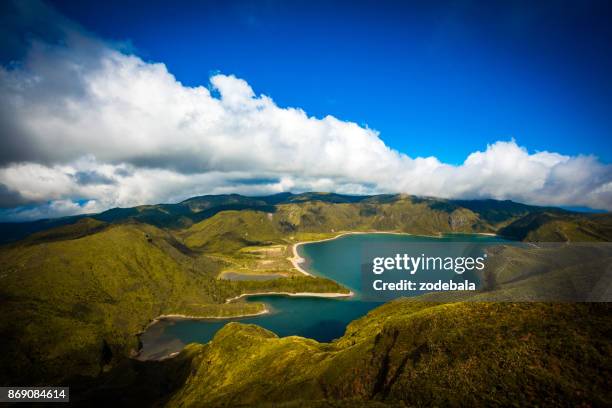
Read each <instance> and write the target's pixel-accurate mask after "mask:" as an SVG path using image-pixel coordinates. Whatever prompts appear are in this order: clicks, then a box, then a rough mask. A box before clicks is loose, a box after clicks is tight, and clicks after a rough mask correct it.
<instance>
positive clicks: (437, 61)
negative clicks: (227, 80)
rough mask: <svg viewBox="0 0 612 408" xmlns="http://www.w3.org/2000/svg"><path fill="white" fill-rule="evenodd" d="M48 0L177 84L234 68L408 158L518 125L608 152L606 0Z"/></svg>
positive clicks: (451, 152)
mask: <svg viewBox="0 0 612 408" xmlns="http://www.w3.org/2000/svg"><path fill="white" fill-rule="evenodd" d="M51 3H52V4H53V5H54V6H55V7H56V8H57V9H58V10H60V11H61V12H62V13H63V14H65V15H67V16H68V17H70V18H72V19H74V20H76V21H78V22H80V23H81V24H82V25H83V26H84V27H86V28H87V29H89V30H91V31H93V32H95V33H96V34H98V35H100V36H101V37H103V38H107V39H112V40H116V41H128V42H129V43H130V44H131V47H133V50H135V51H136V52H137V53H138V54H139V55H140V56H141V57H142V58H144V59H146V60H151V61H162V62H164V63H165V64H166V65H167V66H168V69H169V71H170V72H172V73H173V74H174V75H175V76H176V77H177V78H178V79H179V80H180V81H181V82H183V83H184V84H186V85H200V84H206V82H207V80H208V77H209V76H210V74H211V73H214V72H222V73H231V74H234V75H236V76H238V77H241V78H245V79H247V80H248V82H249V84H250V85H251V86H252V87H253V88H254V89H255V91H256V92H257V93H264V94H266V95H270V96H272V98H273V99H274V100H275V101H276V102H277V103H278V104H279V105H280V106H296V107H301V108H303V109H304V110H305V111H306V112H308V113H309V114H312V115H316V116H324V115H327V114H332V115H335V116H337V117H339V118H342V119H344V120H350V121H354V122H357V123H359V124H363V125H367V126H369V127H371V128H374V129H377V130H379V131H380V132H381V137H382V138H383V140H384V141H385V142H386V143H387V144H388V145H389V146H391V147H393V148H396V149H398V150H400V151H403V152H408V153H409V154H411V155H414V156H429V155H434V156H436V157H438V158H439V159H441V160H442V161H445V162H449V163H454V164H458V163H461V162H462V161H463V160H464V159H465V157H466V156H467V155H468V154H469V153H470V152H473V151H475V150H477V149H482V148H483V147H484V146H486V144H487V143H491V142H492V141H494V140H502V139H506V140H507V139H509V138H511V137H514V138H515V139H517V141H518V142H519V143H520V144H521V145H523V146H525V147H527V148H528V149H530V150H549V151H555V152H559V153H562V154H571V155H575V154H594V155H597V156H599V157H600V158H601V159H602V160H603V161H605V162H610V161H612V148H610V146H611V144H610V143H609V139H610V135H611V134H612V114H611V113H612V112H611V108H610V106H612V77H611V76H610V72H612V52H611V49H610V44H611V43H612V24H611V22H612V19H611V17H612V3H610V2H606V1H596V2H593V1H580V2H577V1H565V2H564V1H548V2H546V1H544V2H533V1H512V2H508V1H504V2H500V1H486V2H476V1H434V2H408V1H406V2H399V1H395V2H389V1H386V2H385V1H382V2H380V1H376V2H374V1H372V2H359V1H357V2H353V1H351V2H323V1H315V2H312V1H308V2H299V1H291V2H282V1H223V2H201V1H192V2H191V1H186V2H180V4H179V5H177V4H175V3H172V2H167V1H152V2H146V3H139V2H117V1H108V2H102V3H101V2H96V3H93V2H82V1H62V0H60V1H52V2H51ZM124 3H128V4H124Z"/></svg>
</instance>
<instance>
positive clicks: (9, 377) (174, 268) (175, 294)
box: [0, 194, 610, 383]
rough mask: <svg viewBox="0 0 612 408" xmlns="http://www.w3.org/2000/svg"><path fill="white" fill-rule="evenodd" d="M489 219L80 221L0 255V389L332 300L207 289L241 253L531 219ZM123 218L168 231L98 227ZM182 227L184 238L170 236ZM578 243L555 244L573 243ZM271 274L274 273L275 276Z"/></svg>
mask: <svg viewBox="0 0 612 408" xmlns="http://www.w3.org/2000/svg"><path fill="white" fill-rule="evenodd" d="M228 199H229V202H228ZM313 199H315V201H313ZM317 200H320V201H317ZM472 204H473V203H472ZM231 205H235V206H242V207H241V211H223V212H217V210H219V208H220V207H219V206H224V207H222V208H224V209H226V208H228V207H227V206H231ZM271 205H276V206H275V207H273V208H270V206H271ZM175 206H179V207H175ZM466 206H468V207H469V205H467V204H466ZM244 208H246V209H244ZM253 208H256V209H258V210H262V211H254V210H253ZM195 210H197V211H200V213H193V211H195ZM205 211H208V212H207V213H206V214H204V215H202V214H201V213H202V212H205ZM491 211H492V212H491ZM491 211H487V205H486V203H484V204H483V203H479V204H478V205H472V206H471V209H467V208H465V207H463V206H460V205H459V204H458V203H457V202H450V201H444V200H430V199H416V198H414V197H405V196H376V197H347V196H339V195H333V194H330V195H324V196H321V195H317V194H305V195H299V196H292V195H278V196H271V197H267V198H262V199H261V200H259V199H257V200H254V199H248V198H245V197H240V196H229V198H228V197H221V198H219V197H210V196H209V197H201V198H196V199H193V200H188V201H187V202H185V203H182V204H180V205H179V204H177V205H164V206H146V207H138V208H136V209H118V210H111V211H109V212H107V213H103V214H101V215H99V216H95V218H96V220H97V221H94V220H89V219H84V220H82V221H81V222H79V223H77V224H74V225H67V226H64V227H61V228H58V229H55V230H48V231H43V232H40V233H38V234H35V235H33V236H31V237H29V238H28V239H26V240H24V241H22V242H19V243H16V244H12V245H9V246H4V247H2V248H0V265H1V266H2V267H1V269H0V307H1V310H2V313H3V317H4V318H3V319H2V321H1V322H0V341H1V342H2V350H3V351H4V353H3V356H2V357H0V365H1V367H2V370H0V380H1V381H2V382H3V383H19V382H23V381H25V380H27V382H30V383H31V382H32V381H45V382H49V381H50V382H56V381H60V380H61V379H62V378H66V377H67V376H70V375H74V374H80V375H89V376H91V375H97V374H98V373H100V372H101V371H102V370H103V369H105V367H106V368H110V367H111V366H115V365H116V364H123V362H122V360H123V359H124V358H125V357H126V356H127V355H128V354H129V352H130V351H131V350H133V349H134V347H135V346H136V344H135V343H136V338H135V336H134V334H135V333H137V332H138V331H139V330H141V329H142V328H143V327H144V325H146V323H147V322H148V321H150V319H152V318H153V317H155V316H157V315H159V314H168V313H184V314H189V315H211V314H214V315H232V314H237V313H242V312H253V311H257V310H261V307H262V305H259V304H248V303H244V302H238V303H235V304H229V305H225V304H223V302H224V299H226V298H228V297H232V296H235V295H237V294H240V293H243V292H260V291H266V290H274V291H285V290H286V291H303V290H308V291H334V292H336V291H341V289H340V288H339V287H338V286H337V285H336V284H334V283H333V282H330V281H325V280H314V279H312V278H307V277H301V276H294V277H291V278H286V279H278V280H274V281H265V282H235V281H232V282H229V281H219V280H216V279H215V277H216V276H217V275H218V273H219V272H220V271H221V270H222V269H225V268H227V266H228V264H241V265H243V267H245V268H248V267H250V265H251V264H249V262H251V260H252V259H251V258H253V254H252V253H248V251H245V249H246V248H247V247H252V246H254V248H255V249H254V250H255V251H259V250H260V248H261V247H262V246H263V247H266V246H269V245H271V244H274V245H281V246H282V245H285V246H286V245H288V244H290V243H292V242H295V241H300V240H304V239H314V238H319V237H327V236H331V235H334V234H335V233H337V232H339V231H343V230H362V231H367V230H385V231H389V230H395V231H404V232H412V233H421V234H435V233H439V232H452V231H455V232H470V231H493V230H495V228H498V227H500V226H502V225H508V224H510V225H512V223H513V222H519V221H521V219H522V218H525V217H529V214H527V215H524V214H523V211H533V207H528V209H527V210H526V209H525V206H520V205H519V206H516V205H515V204H514V203H512V204H508V203H505V204H503V205H501V204H500V205H496V206H495V208H494V209H492V210H491ZM194 214H196V215H194ZM197 214H200V215H197ZM492 214H493V215H492ZM126 217H127V218H128V219H132V218H134V219H139V220H141V221H148V222H152V223H154V224H158V225H162V226H169V227H172V228H175V229H174V230H173V232H172V233H170V232H168V230H162V229H159V228H156V227H153V226H151V225H143V224H139V223H131V224H129V223H128V224H119V225H116V224H110V225H109V224H106V222H117V221H118V220H122V219H126ZM199 217H202V218H203V221H199V219H198V218H199ZM587 218H588V220H589V222H590V221H591V220H593V221H592V222H594V223H595V224H596V225H598V227H597V228H598V230H597V231H598V232H597V234H598V235H596V238H597V239H602V238H606V237H610V235H609V232H610V229H609V228H608V227H607V225H609V221H608V218H606V217H605V216H601V219H599V218H597V219H595V218H589V217H586V216H580V217H576V218H572V219H570V218H567V217H565V218H562V220H566V221H567V220H568V219H569V220H570V221H572V220H573V222H574V224H573V225H577V224H579V223H581V222H584V220H585V219H587ZM100 220H102V222H100ZM526 224H527V227H524V226H523V227H522V229H521V231H522V232H524V231H525V230H527V231H528V232H527V234H526V235H525V237H526V238H527V237H528V235H529V233H532V232H533V231H537V230H538V229H541V228H542V226H544V227H546V225H548V224H547V223H546V222H545V223H542V224H537V228H533V225H534V224H530V223H529V222H527V223H526ZM181 225H184V226H190V227H189V228H187V229H184V230H177V229H176V228H178V227H179V226H181ZM602 225H603V227H602ZM589 228H590V229H589ZM589 228H587V229H588V230H592V226H591V227H589ZM545 230H546V229H545V228H544V231H545ZM583 230H584V228H583V227H582V226H580V228H578V227H576V228H575V229H573V230H572V229H569V231H583ZM601 231H603V233H602V232H601ZM522 232H521V233H522ZM576 234H577V233H576V232H572V233H570V234H565V235H564V236H563V237H559V236H557V239H559V238H569V239H572V240H575V239H574V238H575V237H579V236H578V235H576ZM608 239H609V238H608ZM245 252H247V253H245ZM283 254H285V255H286V252H283ZM245 260H246V261H245ZM275 267H276V268H280V270H282V264H276V266H275ZM294 275H295V273H294ZM498 293H501V292H498ZM42 339H44V340H42ZM317 347H318V346H317Z"/></svg>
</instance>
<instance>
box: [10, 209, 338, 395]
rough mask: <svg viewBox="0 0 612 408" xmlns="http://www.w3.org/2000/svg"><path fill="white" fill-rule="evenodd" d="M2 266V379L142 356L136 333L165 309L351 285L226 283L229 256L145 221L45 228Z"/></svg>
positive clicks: (71, 371)
mask: <svg viewBox="0 0 612 408" xmlns="http://www.w3.org/2000/svg"><path fill="white" fill-rule="evenodd" d="M101 227H102V229H100V228H101ZM85 231H90V232H91V234H89V235H85V236H82V235H83V234H85V233H86V232H85ZM0 264H1V265H2V272H1V274H0V282H1V285H0V298H1V299H2V303H1V307H2V313H3V319H2V320H1V321H0V337H1V338H2V350H3V353H2V356H1V357H0V362H1V363H2V364H1V365H2V367H3V368H4V369H3V370H0V382H1V383H3V384H9V383H11V384H20V383H30V384H31V383H39V382H45V381H51V382H60V381H62V380H63V379H65V378H67V377H70V376H73V375H77V374H78V375H86V376H96V375H98V374H99V373H100V372H102V371H103V370H105V369H108V368H109V367H111V366H113V365H115V364H117V363H118V362H119V361H120V360H122V359H125V358H126V357H128V356H129V355H132V354H134V353H135V351H136V350H137V348H138V341H137V337H136V334H137V333H139V332H140V331H141V330H142V329H143V328H144V327H145V326H146V325H147V324H148V323H149V322H150V321H151V320H152V319H154V318H155V317H157V316H159V315H166V314H184V315H189V316H204V317H205V316H219V317H221V316H226V317H231V316H237V315H242V314H253V313H257V312H260V311H262V310H263V309H264V306H263V305H262V304H259V303H246V302H237V303H231V304H226V303H225V300H226V299H227V298H231V297H235V296H238V295H240V294H242V293H254V292H266V291H283V292H302V291H309V292H346V289H344V288H342V287H340V286H339V285H338V284H336V283H335V282H332V281H329V280H326V279H319V278H311V277H305V276H295V277H291V278H284V279H276V280H274V281H261V282H254V281H225V280H217V279H216V276H217V275H218V273H219V272H220V271H221V269H222V268H223V266H224V265H225V264H224V262H223V261H220V260H219V259H218V258H214V257H209V256H207V255H206V254H203V253H199V252H194V251H191V250H190V249H189V248H187V247H186V246H184V245H183V244H181V243H180V242H179V241H177V240H176V238H174V237H173V236H172V235H171V234H169V233H168V232H165V231H162V230H160V229H158V228H156V227H154V226H151V225H146V224H138V223H128V224H119V225H111V226H104V225H102V223H99V222H98V221H95V222H94V221H86V220H82V221H81V222H79V223H77V224H74V225H70V226H65V227H60V228H58V229H57V230H50V231H45V232H42V233H38V234H35V235H33V236H32V237H30V238H28V239H26V240H25V241H23V242H21V243H17V244H11V245H9V246H6V247H5V248H3V249H2V250H1V251H0Z"/></svg>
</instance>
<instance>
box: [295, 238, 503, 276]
mask: <svg viewBox="0 0 612 408" xmlns="http://www.w3.org/2000/svg"><path fill="white" fill-rule="evenodd" d="M363 234H385V235H409V236H418V237H428V238H444V236H445V235H452V234H469V235H484V236H488V237H497V236H499V235H497V234H496V233H494V232H447V233H439V234H438V235H425V234H412V233H410V232H399V231H344V232H340V233H338V235H336V236H333V237H330V238H322V239H315V240H312V241H302V242H296V243H295V244H293V246H292V252H293V256H292V257H291V258H289V261H291V264H292V265H293V267H294V268H295V269H297V270H298V271H299V272H301V273H302V274H304V275H306V276H312V277H315V275H313V274H312V273H310V272H308V271H307V270H305V269H304V268H302V266H301V265H300V264H302V263H303V262H304V261H306V260H305V259H304V258H302V257H301V256H300V254H299V253H298V248H299V247H300V246H302V245H306V244H314V243H317V242H325V241H332V240H334V239H338V238H342V237H344V236H346V235H363Z"/></svg>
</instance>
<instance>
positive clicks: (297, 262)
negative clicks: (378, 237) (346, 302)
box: [133, 231, 498, 361]
mask: <svg viewBox="0 0 612 408" xmlns="http://www.w3.org/2000/svg"><path fill="white" fill-rule="evenodd" d="M364 234H383V235H406V236H420V237H427V238H443V237H444V236H445V235H452V234H463V233H444V234H442V233H440V234H439V235H423V234H412V233H407V232H398V231H344V232H340V233H338V234H337V235H335V236H333V237H329V238H323V239H317V240H311V241H302V242H296V243H294V244H292V252H293V256H292V257H291V258H289V260H290V261H291V263H292V265H293V267H294V268H295V269H296V270H297V271H299V272H300V273H302V274H303V275H306V276H310V277H317V276H316V275H314V274H312V273H310V272H308V271H307V270H306V269H304V268H303V267H302V265H301V264H302V263H303V262H305V261H306V259H304V258H302V257H301V256H300V255H299V253H298V249H299V247H300V246H301V245H306V244H311V243H317V242H325V241H332V240H335V239H338V238H341V237H343V236H347V235H364ZM465 234H468V235H484V236H498V235H497V234H494V233H484V232H483V233H478V232H474V233H465ZM250 296H286V297H313V298H350V297H353V296H355V293H354V292H353V291H351V290H349V292H348V293H341V292H255V293H242V294H240V295H237V296H234V297H231V298H228V299H226V300H225V303H226V304H227V303H232V302H234V301H237V300H239V299H242V298H248V297H250ZM270 312H271V311H270V310H269V309H268V307H267V306H266V305H265V303H264V309H263V310H261V311H259V312H256V313H246V314H241V315H235V316H191V315H183V314H166V315H160V316H158V317H156V318H155V319H153V320H152V321H151V322H150V323H149V324H148V325H147V327H146V328H145V329H144V330H143V331H142V332H141V333H139V334H142V333H144V332H145V331H146V330H147V329H148V328H149V327H151V326H152V325H154V324H156V323H158V322H160V321H162V320H170V321H180V320H229V319H235V318H243V317H255V316H263V315H266V314H269V313H270ZM139 354H140V350H138V354H136V355H135V357H133V358H136V359H139V357H138V356H139ZM178 354H179V352H174V351H173V352H172V353H169V354H168V355H165V356H162V357H160V358H155V359H140V361H159V360H162V359H168V358H173V357H175V356H176V355H178Z"/></svg>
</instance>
